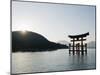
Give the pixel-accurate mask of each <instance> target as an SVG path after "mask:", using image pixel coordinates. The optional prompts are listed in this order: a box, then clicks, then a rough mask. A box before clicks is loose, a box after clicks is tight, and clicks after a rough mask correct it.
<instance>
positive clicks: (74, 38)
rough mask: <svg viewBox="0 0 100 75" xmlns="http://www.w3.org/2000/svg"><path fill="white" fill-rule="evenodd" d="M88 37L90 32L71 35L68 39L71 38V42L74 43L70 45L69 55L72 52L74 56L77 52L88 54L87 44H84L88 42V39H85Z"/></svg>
mask: <svg viewBox="0 0 100 75" xmlns="http://www.w3.org/2000/svg"><path fill="white" fill-rule="evenodd" d="M88 35H89V32H87V33H85V34H80V35H69V36H68V37H69V38H71V42H72V45H71V44H69V53H70V52H71V51H72V52H73V54H74V53H75V51H77V52H79V51H81V52H82V54H83V53H84V51H85V52H86V53H87V43H85V44H84V43H83V41H86V38H85V39H84V37H86V36H88ZM79 41H80V42H79ZM76 42H78V43H76Z"/></svg>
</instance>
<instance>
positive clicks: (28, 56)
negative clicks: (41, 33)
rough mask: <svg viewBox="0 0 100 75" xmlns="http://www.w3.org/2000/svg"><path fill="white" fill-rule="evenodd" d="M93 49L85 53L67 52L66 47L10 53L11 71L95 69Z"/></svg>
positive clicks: (33, 71)
mask: <svg viewBox="0 0 100 75" xmlns="http://www.w3.org/2000/svg"><path fill="white" fill-rule="evenodd" d="M95 60H96V59H95V49H88V51H87V54H84V55H81V54H75V55H73V54H69V51H68V49H59V50H56V51H46V52H16V53H12V73H35V72H51V71H65V70H66V71H68V70H82V69H95V68H96V61H95Z"/></svg>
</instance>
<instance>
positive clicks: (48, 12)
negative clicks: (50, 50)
mask: <svg viewBox="0 0 100 75" xmlns="http://www.w3.org/2000/svg"><path fill="white" fill-rule="evenodd" d="M24 30H26V31H32V32H36V33H39V34H41V35H43V36H44V37H46V38H47V39H48V40H50V41H53V42H58V41H61V40H65V41H68V42H69V41H70V39H69V37H68V35H78V34H83V33H86V32H89V33H90V35H89V36H88V37H87V41H88V42H89V41H95V6H86V5H85V6H83V5H69V4H51V3H37V2H18V1H13V2H12V31H24Z"/></svg>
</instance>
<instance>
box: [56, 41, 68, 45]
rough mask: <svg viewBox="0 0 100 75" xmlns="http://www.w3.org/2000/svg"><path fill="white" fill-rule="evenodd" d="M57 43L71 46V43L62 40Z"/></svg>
mask: <svg viewBox="0 0 100 75" xmlns="http://www.w3.org/2000/svg"><path fill="white" fill-rule="evenodd" d="M57 43H60V44H64V45H67V46H68V45H69V42H67V41H65V40H61V41H58V42H57Z"/></svg>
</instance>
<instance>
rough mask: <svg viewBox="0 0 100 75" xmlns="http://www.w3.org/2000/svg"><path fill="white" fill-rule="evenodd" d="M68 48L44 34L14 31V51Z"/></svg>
mask: <svg viewBox="0 0 100 75" xmlns="http://www.w3.org/2000/svg"><path fill="white" fill-rule="evenodd" d="M61 48H68V46H66V45H63V44H59V43H54V42H51V41H49V40H47V39H46V38H45V37H43V36H42V35H40V34H38V33H35V32H30V31H26V32H25V33H22V31H14V32H12V51H13V52H16V51H33V52H34V51H48V50H50V51H51V50H54V49H61Z"/></svg>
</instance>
